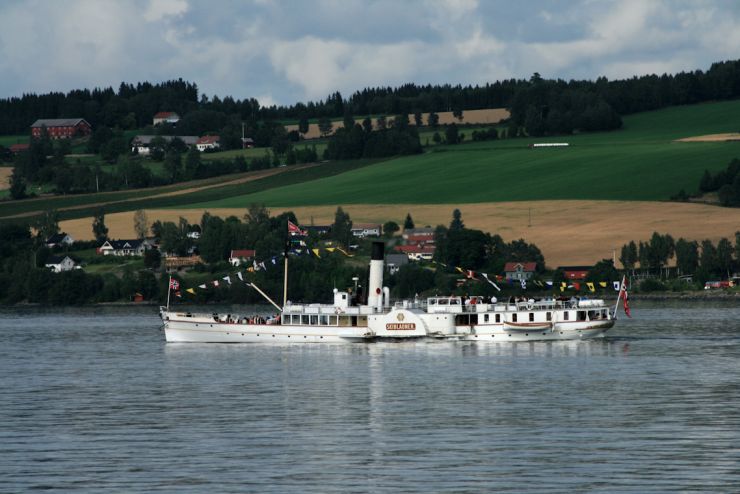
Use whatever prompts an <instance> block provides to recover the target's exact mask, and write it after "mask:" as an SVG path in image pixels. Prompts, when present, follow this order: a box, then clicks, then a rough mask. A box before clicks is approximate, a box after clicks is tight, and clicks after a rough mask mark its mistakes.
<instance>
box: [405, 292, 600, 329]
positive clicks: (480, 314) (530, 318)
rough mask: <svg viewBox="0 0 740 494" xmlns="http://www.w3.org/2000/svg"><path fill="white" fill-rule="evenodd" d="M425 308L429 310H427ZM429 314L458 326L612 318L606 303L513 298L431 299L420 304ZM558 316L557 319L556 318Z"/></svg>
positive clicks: (572, 299) (585, 300) (582, 300)
mask: <svg viewBox="0 0 740 494" xmlns="http://www.w3.org/2000/svg"><path fill="white" fill-rule="evenodd" d="M424 305H426V307H424ZM417 306H418V308H422V309H426V312H427V313H429V314H455V326H476V325H479V324H502V323H503V322H515V323H516V322H520V323H523V322H532V323H533V322H553V317H555V318H557V320H558V321H561V322H562V321H601V320H605V319H609V309H608V308H607V307H606V305H605V304H604V301H603V300H596V299H579V298H576V297H573V298H568V299H566V298H562V299H551V298H548V299H527V300H517V299H514V298H512V299H510V300H509V301H507V302H504V303H497V301H496V299H495V298H494V299H492V300H491V301H490V302H486V301H485V299H484V298H483V297H430V298H428V299H427V300H426V304H418V305H417ZM554 313H557V315H556V316H553V314H554Z"/></svg>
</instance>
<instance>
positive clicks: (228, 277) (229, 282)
mask: <svg viewBox="0 0 740 494" xmlns="http://www.w3.org/2000/svg"><path fill="white" fill-rule="evenodd" d="M221 279H222V280H224V281H225V282H226V283H228V284H229V285H231V276H224V277H223V278H221Z"/></svg>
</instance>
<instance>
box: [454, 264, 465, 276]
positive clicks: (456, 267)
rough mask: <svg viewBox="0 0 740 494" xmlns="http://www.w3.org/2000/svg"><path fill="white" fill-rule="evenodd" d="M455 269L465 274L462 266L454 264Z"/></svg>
mask: <svg viewBox="0 0 740 494" xmlns="http://www.w3.org/2000/svg"><path fill="white" fill-rule="evenodd" d="M455 269H457V270H458V271H459V272H460V273H463V274H465V270H464V269H463V268H461V267H458V266H455Z"/></svg>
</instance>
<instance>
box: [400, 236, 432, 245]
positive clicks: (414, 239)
mask: <svg viewBox="0 0 740 494" xmlns="http://www.w3.org/2000/svg"><path fill="white" fill-rule="evenodd" d="M404 238H405V239H406V243H407V244H421V245H424V244H433V243H434V236H433V235H432V236H430V235H409V236H407V237H404Z"/></svg>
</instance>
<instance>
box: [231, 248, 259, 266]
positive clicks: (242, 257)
mask: <svg viewBox="0 0 740 494" xmlns="http://www.w3.org/2000/svg"><path fill="white" fill-rule="evenodd" d="M256 254H257V252H256V251H255V250H254V249H234V250H232V251H231V255H230V256H229V264H231V265H232V266H241V265H242V264H243V263H244V264H249V261H251V260H252V259H254V256H255V255H256Z"/></svg>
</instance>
